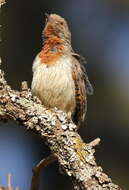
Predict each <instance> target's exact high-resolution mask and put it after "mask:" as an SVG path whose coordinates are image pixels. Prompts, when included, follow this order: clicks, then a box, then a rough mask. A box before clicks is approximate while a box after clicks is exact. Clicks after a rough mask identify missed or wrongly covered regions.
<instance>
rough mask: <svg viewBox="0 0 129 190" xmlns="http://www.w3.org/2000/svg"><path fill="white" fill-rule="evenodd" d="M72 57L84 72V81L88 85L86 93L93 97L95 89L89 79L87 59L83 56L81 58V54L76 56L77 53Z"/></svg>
mask: <svg viewBox="0 0 129 190" xmlns="http://www.w3.org/2000/svg"><path fill="white" fill-rule="evenodd" d="M72 55H73V56H74V57H75V58H76V59H77V60H78V61H79V63H80V66H81V69H82V71H83V77H84V81H85V85H86V93H87V94H88V95H93V92H94V89H93V87H92V84H91V83H90V81H89V79H88V75H87V71H86V64H87V61H86V59H85V58H84V57H83V56H80V55H79V54H76V53H73V54H72Z"/></svg>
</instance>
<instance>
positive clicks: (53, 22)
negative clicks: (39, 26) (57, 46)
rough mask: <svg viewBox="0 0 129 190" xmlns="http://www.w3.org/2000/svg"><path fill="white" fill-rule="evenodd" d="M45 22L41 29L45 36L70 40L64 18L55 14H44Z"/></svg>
mask: <svg viewBox="0 0 129 190" xmlns="http://www.w3.org/2000/svg"><path fill="white" fill-rule="evenodd" d="M46 16H47V18H46V24H45V28H44V31H43V35H44V37H45V38H49V37H52V36H55V37H58V38H60V39H62V40H65V41H69V42H71V33H70V31H69V28H68V24H67V22H66V21H65V19H64V18H62V17H61V16H59V15H57V14H50V15H46Z"/></svg>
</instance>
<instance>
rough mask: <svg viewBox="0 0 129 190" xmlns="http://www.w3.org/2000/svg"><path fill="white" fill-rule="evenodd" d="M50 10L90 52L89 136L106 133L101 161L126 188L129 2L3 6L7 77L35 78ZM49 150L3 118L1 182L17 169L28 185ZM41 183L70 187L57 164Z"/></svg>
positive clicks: (46, 1) (17, 1) (14, 0)
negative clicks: (45, 24) (46, 18)
mask: <svg viewBox="0 0 129 190" xmlns="http://www.w3.org/2000/svg"><path fill="white" fill-rule="evenodd" d="M45 13H57V14H59V15H61V16H63V17H64V18H66V19H67V21H68V23H69V27H70V29H71V32H72V44H73V49H74V50H75V51H76V52H77V53H80V54H81V55H83V56H85V57H86V59H87V61H88V64H87V70H88V76H89V79H90V81H91V83H92V85H93V87H94V95H93V96H89V97H88V112H87V118H86V122H85V123H84V126H83V127H82V128H81V129H80V131H79V132H80V134H81V136H82V137H83V139H84V141H86V142H89V141H91V140H93V139H94V138H96V137H100V138H101V145H100V146H98V147H97V149H96V158H97V163H98V164H99V165H101V166H102V167H103V169H104V171H105V172H106V173H107V174H108V175H109V176H110V177H111V178H112V179H113V181H114V182H115V183H117V184H119V185H120V186H121V187H123V189H126V190H128V189H129V115H128V114H129V1H128V0H96V1H94V0H78V1H77V0H53V1H52V0H51V1H50V0H37V1H34V0H27V1H26V0H11V1H7V3H6V5H4V6H3V8H2V13H1V16H0V19H1V24H2V43H1V44H0V50H1V56H2V60H3V65H2V67H3V68H4V70H5V73H6V79H7V80H8V83H9V84H10V85H11V86H12V87H13V88H14V89H20V84H21V81H23V80H27V81H28V83H29V86H30V84H31V80H32V69H31V68H32V62H33V60H34V57H35V55H36V54H37V53H38V52H39V51H40V49H41V47H42V36H41V33H42V30H43V27H44V23H45ZM47 154H48V150H47V147H46V146H45V145H44V143H43V142H41V139H40V138H39V137H37V136H36V135H34V134H31V133H29V132H26V130H25V129H24V128H23V127H22V126H18V125H17V124H16V123H14V122H9V123H6V124H3V123H1V125H0V185H2V184H7V182H6V176H7V173H9V172H10V173H12V175H13V186H16V185H18V186H19V187H20V189H21V190H23V189H29V185H30V180H31V169H32V167H33V166H34V165H35V164H36V163H37V162H38V161H40V159H42V158H43V157H45V156H46V155H47ZM41 189H46V190H47V189H49V190H57V189H61V190H63V189H64V190H65V189H69V190H71V189H72V185H71V182H70V181H69V179H68V178H67V177H66V176H62V175H60V174H59V171H58V165H57V164H53V165H51V166H49V167H48V168H46V169H44V170H43V174H42V176H41Z"/></svg>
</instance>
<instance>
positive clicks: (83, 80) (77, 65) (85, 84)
mask: <svg viewBox="0 0 129 190" xmlns="http://www.w3.org/2000/svg"><path fill="white" fill-rule="evenodd" d="M72 77H73V80H74V84H75V99H76V108H75V112H74V115H73V121H74V122H75V123H76V124H77V125H80V123H81V121H83V120H84V118H85V115H86V110H87V97H86V95H87V94H92V93H93V88H92V86H91V84H90V82H89V80H88V76H87V73H86V69H85V67H84V66H83V65H82V61H81V60H80V58H77V57H76V56H75V55H73V57H72Z"/></svg>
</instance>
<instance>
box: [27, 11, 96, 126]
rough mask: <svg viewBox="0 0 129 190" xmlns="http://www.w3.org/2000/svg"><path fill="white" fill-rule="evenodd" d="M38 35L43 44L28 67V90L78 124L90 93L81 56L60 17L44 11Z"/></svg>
mask: <svg viewBox="0 0 129 190" xmlns="http://www.w3.org/2000/svg"><path fill="white" fill-rule="evenodd" d="M42 36H43V46H42V49H41V51H40V52H39V53H38V54H37V55H36V57H35V59H34V62H33V67H32V70H33V78H32V84H31V89H32V94H33V95H35V96H37V97H38V98H39V99H40V100H41V103H42V104H43V105H44V106H46V107H47V108H54V107H56V108H57V109H59V110H62V111H63V112H65V113H67V115H68V116H70V117H71V118H72V120H73V122H74V123H75V124H76V125H77V126H78V127H79V126H80V125H81V123H82V122H83V121H84V119H85V115H86V111H87V94H89V95H91V94H93V87H92V85H91V83H90V81H89V79H88V75H87V72H86V67H85V64H86V61H85V58H83V57H82V56H80V55H79V54H77V53H76V52H75V51H74V50H73V48H72V43H71V32H70V29H69V26H68V24H67V21H66V20H65V19H64V18H63V17H61V16H59V15H57V14H49V15H48V14H47V18H46V23H45V27H44V29H43V32H42Z"/></svg>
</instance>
